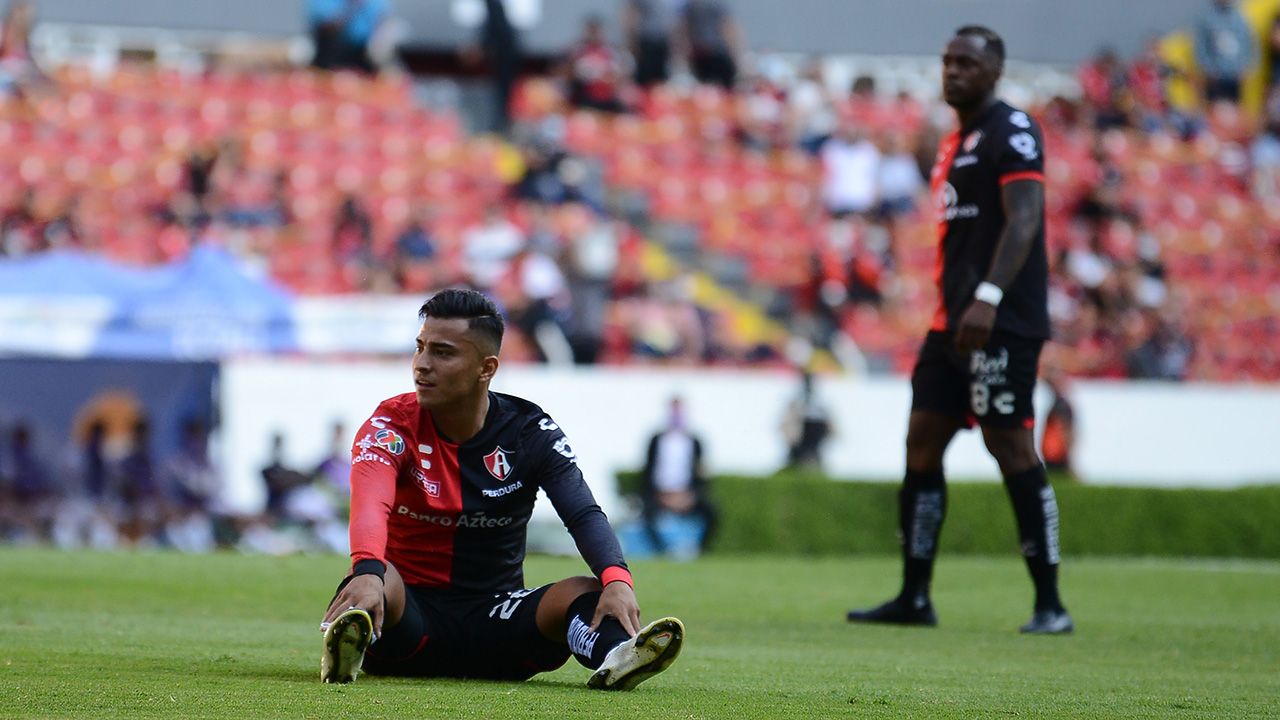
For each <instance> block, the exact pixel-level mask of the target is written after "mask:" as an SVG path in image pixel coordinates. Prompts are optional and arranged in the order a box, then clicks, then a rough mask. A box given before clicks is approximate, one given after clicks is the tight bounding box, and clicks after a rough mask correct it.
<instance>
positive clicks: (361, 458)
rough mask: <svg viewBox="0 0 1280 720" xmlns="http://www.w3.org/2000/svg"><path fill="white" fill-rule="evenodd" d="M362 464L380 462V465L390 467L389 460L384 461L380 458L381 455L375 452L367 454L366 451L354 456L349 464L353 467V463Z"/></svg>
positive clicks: (384, 459)
mask: <svg viewBox="0 0 1280 720" xmlns="http://www.w3.org/2000/svg"><path fill="white" fill-rule="evenodd" d="M362 462H380V463H382V464H383V465H387V466H390V465H391V461H390V460H388V459H386V458H384V457H382V456H381V455H379V454H378V453H375V452H369V451H368V450H362V451H361V452H360V453H359V454H358V455H356V456H355V457H353V458H351V463H352V464H353V465H354V464H355V463H362Z"/></svg>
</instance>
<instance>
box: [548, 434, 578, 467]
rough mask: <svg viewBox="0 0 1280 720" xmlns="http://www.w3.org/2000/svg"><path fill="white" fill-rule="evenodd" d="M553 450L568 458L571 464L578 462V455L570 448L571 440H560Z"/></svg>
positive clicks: (565, 438)
mask: <svg viewBox="0 0 1280 720" xmlns="http://www.w3.org/2000/svg"><path fill="white" fill-rule="evenodd" d="M552 448H553V449H554V450H555V451H556V452H558V453H560V454H561V455H563V456H564V457H566V458H568V460H569V462H571V463H576V462H578V453H576V452H574V451H573V448H572V447H570V446H569V438H567V437H562V438H560V439H559V440H557V441H556V444H555V445H552Z"/></svg>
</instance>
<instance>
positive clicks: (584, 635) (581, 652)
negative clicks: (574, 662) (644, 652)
mask: <svg viewBox="0 0 1280 720" xmlns="http://www.w3.org/2000/svg"><path fill="white" fill-rule="evenodd" d="M599 602H600V593H598V592H589V593H584V594H582V595H579V596H578V598H577V599H576V600H574V601H573V602H572V603H570V604H569V611H568V612H567V613H565V618H566V619H567V620H568V621H569V631H568V633H567V634H566V637H567V639H568V641H569V650H571V651H572V652H573V656H574V657H575V658H577V659H578V662H580V663H582V665H583V666H584V667H588V668H591V669H592V670H595V669H597V668H599V667H600V663H602V662H604V656H605V655H608V654H609V651H610V650H612V649H614V648H615V647H617V646H618V645H619V644H620V643H623V642H626V641H627V640H628V639H630V638H631V636H630V635H628V634H627V631H626V630H624V629H622V623H620V622H618V620H617V618H615V617H613V616H609V617H606V618H605V619H604V620H601V621H600V627H598V628H596V631H595V632H591V618H593V617H595V614H596V604H597V603H599Z"/></svg>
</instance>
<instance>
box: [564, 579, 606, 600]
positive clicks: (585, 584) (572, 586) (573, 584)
mask: <svg viewBox="0 0 1280 720" xmlns="http://www.w3.org/2000/svg"><path fill="white" fill-rule="evenodd" d="M555 588H556V590H557V591H558V592H557V594H558V593H564V594H565V595H568V596H570V597H578V596H579V595H585V594H587V593H592V592H600V591H601V590H604V587H603V586H602V585H600V581H599V580H597V579H595V578H593V577H589V576H586V575H578V576H575V577H571V578H565V579H564V580H561V581H560V582H558V583H556V584H555Z"/></svg>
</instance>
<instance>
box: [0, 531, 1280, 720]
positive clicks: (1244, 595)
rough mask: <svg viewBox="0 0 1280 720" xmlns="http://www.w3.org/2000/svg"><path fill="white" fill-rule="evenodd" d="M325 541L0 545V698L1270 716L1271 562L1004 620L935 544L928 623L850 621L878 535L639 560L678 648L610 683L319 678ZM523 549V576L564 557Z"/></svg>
mask: <svg viewBox="0 0 1280 720" xmlns="http://www.w3.org/2000/svg"><path fill="white" fill-rule="evenodd" d="M344 568H345V561H344V559H343V558H338V557H289V558H270V557H248V556H240V555H231V554H216V555H209V556H181V555H176V554H167V553H146V554H123V553H121V554H116V553H90V552H82V553H59V552H54V551H50V550H41V549H3V550H0V587H3V588H4V589H5V590H4V592H3V593H0V717H3V718H10V717H13V718H28V717H68V718H70V717H75V718H86V717H121V718H124V717H129V718H174V717H192V718H246V717H301V718H305V717H316V718H323V717H371V718H372V717H387V718H398V719H403V718H410V717H412V718H431V717H441V718H495V719H498V720H502V719H504V718H513V719H514V718H520V719H521V720H524V719H526V718H565V717H578V716H581V717H591V718H615V717H616V718H637V717H648V718H791V717H795V718H828V717H850V718H855V717H856V718H864V717H865V718H899V717H913V718H950V717H956V718H961V717H963V718H969V717H1037V718H1040V717H1064V718H1066V717H1072V718H1075V717H1079V718H1113V717H1149V718H1169V717H1175V718H1193V717H1224V718H1227V717H1230V718H1248V717H1258V718H1266V717H1270V718H1274V717H1277V716H1280V613H1277V610H1280V571H1278V570H1280V564H1274V563H1261V562H1247V563H1236V562H1231V561H1227V562H1224V563H1206V562H1205V561H1193V562H1186V563H1184V562H1180V561H1170V560H1159V561H1151V560H1145V559H1138V560H1133V561H1124V560H1117V559H1105V560H1091V559H1072V560H1070V561H1069V562H1068V564H1067V565H1066V566H1064V570H1063V585H1064V596H1065V599H1066V600H1067V602H1068V604H1069V606H1070V607H1071V610H1072V612H1073V614H1074V616H1075V618H1076V621H1077V626H1078V628H1079V630H1078V632H1077V634H1076V635H1075V636H1073V637H1068V638H1031V637H1022V636H1019V635H1018V634H1017V632H1016V628H1017V626H1018V625H1019V624H1020V623H1021V622H1022V621H1024V620H1025V619H1026V616H1027V615H1028V613H1029V610H1030V599H1031V592H1030V586H1029V583H1028V582H1027V580H1026V578H1025V573H1024V571H1023V570H1022V567H1021V562H1020V561H1019V559H1018V558H1016V557H1001V558H974V557H946V556H944V557H943V558H942V560H941V561H940V563H939V567H938V573H937V579H936V580H935V602H936V605H937V608H938V612H939V615H940V618H941V623H942V624H941V626H940V627H939V628H937V629H933V630H926V629H901V628H892V627H874V626H872V627H868V626H850V625H848V624H846V623H845V622H844V619H843V618H844V612H845V610H847V609H848V608H849V607H853V606H857V605H866V604H871V603H874V602H878V601H880V600H883V599H884V598H885V597H887V596H888V595H889V594H891V593H892V592H893V591H894V590H895V589H896V587H895V586H896V583H897V573H898V570H897V561H896V560H895V559H893V558H885V557H880V558H848V559H834V558H824V559H804V558H769V557H762V558H753V557H723V558H721V557H715V558H708V559H705V560H702V561H699V562H695V563H684V564H679V563H659V562H649V563H636V567H635V568H634V569H635V572H636V576H637V581H638V589H639V596H640V600H641V606H642V607H643V608H644V611H645V614H646V616H647V617H654V616H657V615H660V614H675V615H678V616H680V617H681V618H682V619H683V620H684V621H685V624H686V626H687V628H688V639H687V643H686V646H685V650H684V652H683V653H682V655H681V658H680V660H679V661H678V662H677V663H676V664H675V665H674V666H673V667H672V668H671V669H670V670H669V671H668V672H667V673H666V674H664V675H663V676H661V677H659V678H657V679H654V680H652V681H650V682H648V683H646V684H645V685H642V686H641V688H640V689H639V690H637V691H636V692H634V693H630V694H616V693H593V692H590V691H587V690H586V688H585V687H584V685H583V684H584V683H585V681H586V678H587V675H588V672H587V671H586V670H585V669H583V668H581V667H579V666H578V665H577V664H576V663H574V662H572V661H570V663H568V664H567V665H566V666H565V667H564V668H562V669H561V670H559V671H557V672H555V673H550V674H547V675H543V676H539V677H538V678H536V679H535V680H533V681H530V682H527V683H492V682H466V681H456V680H403V679H394V680H393V679H382V678H369V677H366V678H364V679H362V681H361V682H358V683H356V684H355V685H352V686H345V687H334V686H323V685H321V684H320V683H319V682H318V680H317V675H318V654H319V648H320V634H319V631H318V630H317V623H318V621H319V618H320V615H321V613H322V611H323V607H324V605H325V604H326V602H327V600H328V598H329V596H330V594H331V593H332V588H333V585H334V584H335V582H336V580H337V579H338V577H339V576H340V575H341V573H342V572H343V570H344ZM583 572H584V568H583V566H582V563H581V562H580V561H577V560H574V559H569V558H544V557H534V558H531V559H530V562H529V564H528V581H529V582H530V583H531V584H536V583H541V582H546V581H550V580H554V579H558V578H560V577H563V576H566V575H572V574H581V573H583Z"/></svg>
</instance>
